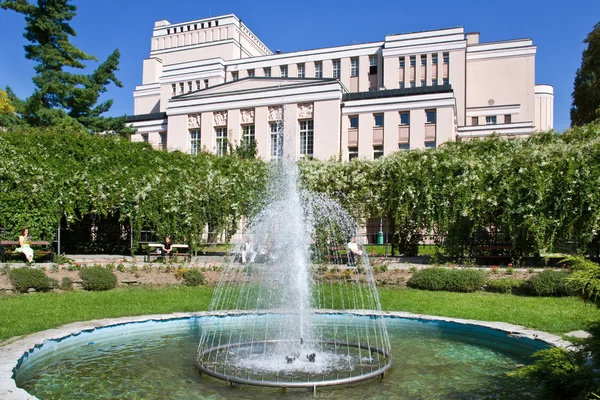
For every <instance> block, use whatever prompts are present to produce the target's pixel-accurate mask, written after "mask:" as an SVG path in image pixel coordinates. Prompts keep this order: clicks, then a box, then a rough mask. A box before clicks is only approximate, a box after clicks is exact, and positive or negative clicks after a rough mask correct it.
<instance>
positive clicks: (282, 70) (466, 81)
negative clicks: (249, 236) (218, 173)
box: [128, 14, 554, 160]
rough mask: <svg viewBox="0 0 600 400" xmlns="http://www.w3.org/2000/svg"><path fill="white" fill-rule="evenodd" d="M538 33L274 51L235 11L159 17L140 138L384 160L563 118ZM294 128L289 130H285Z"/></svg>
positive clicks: (138, 112)
mask: <svg viewBox="0 0 600 400" xmlns="http://www.w3.org/2000/svg"><path fill="white" fill-rule="evenodd" d="M535 54H536V46H534V45H533V43H532V40H531V39H517V40H508V41H502V42H493V43H479V33H465V31H464V28H462V27H460V28H450V29H440V30H433V31H425V32H415V33H405V34H397V35H388V36H385V38H384V40H383V41H380V42H372V43H364V44H353V45H348V46H339V47H330V48H323V49H316V50H306V51H298V52H292V53H283V54H282V53H280V52H275V53H273V52H272V51H271V50H269V48H267V46H266V45H265V44H264V43H263V42H261V41H260V39H258V38H257V37H256V36H255V35H254V34H253V33H252V32H251V31H250V29H248V27H246V26H245V25H244V24H243V23H242V21H241V20H240V19H239V18H237V17H236V16H235V15H232V14H231V15H224V16H219V17H214V18H206V19H200V20H195V21H190V22H185V23H179V24H171V23H169V22H168V21H164V20H163V21H158V22H156V23H155V26H154V31H153V35H152V39H151V51H150V57H149V58H147V59H145V60H144V62H143V75H142V84H141V85H140V86H137V87H136V89H135V91H134V93H133V96H134V115H132V116H130V117H128V122H129V124H130V125H131V126H132V127H134V128H136V129H137V133H136V134H134V135H133V136H132V140H134V141H147V142H150V143H152V144H153V145H154V146H156V147H160V148H164V149H169V150H180V151H183V152H188V153H192V154H194V153H197V152H198V151H201V150H206V151H210V152H214V153H217V154H222V153H224V152H225V151H226V148H227V143H229V142H232V143H241V142H243V141H256V143H257V146H258V152H259V156H260V157H261V158H262V159H265V160H270V159H273V158H276V157H279V156H281V150H278V149H280V148H281V147H280V141H281V140H283V142H284V144H285V146H284V148H285V150H284V151H285V152H287V153H289V155H290V156H292V157H296V158H297V157H302V156H310V157H315V158H318V159H330V158H332V157H333V158H338V157H339V156H340V155H341V157H342V159H343V160H351V159H353V158H355V157H361V158H365V159H375V158H378V157H380V156H383V155H387V154H390V153H393V152H395V151H399V150H409V149H423V148H434V147H437V146H439V145H440V144H442V143H444V142H447V141H460V140H472V139H474V138H480V137H485V136H489V135H492V134H497V135H502V136H506V137H518V136H527V135H530V134H531V133H533V132H535V131H539V130H548V129H552V127H553V109H554V103H553V99H554V95H553V88H552V86H549V85H536V84H535ZM279 132H283V137H282V136H281V135H279V134H278V133H279Z"/></svg>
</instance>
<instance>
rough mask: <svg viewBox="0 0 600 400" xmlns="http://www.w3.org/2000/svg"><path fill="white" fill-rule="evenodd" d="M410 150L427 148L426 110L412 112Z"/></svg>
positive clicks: (420, 109)
mask: <svg viewBox="0 0 600 400" xmlns="http://www.w3.org/2000/svg"><path fill="white" fill-rule="evenodd" d="M409 141H410V149H411V150H412V149H424V148H425V110H423V109H422V108H419V109H416V110H410V138H409Z"/></svg>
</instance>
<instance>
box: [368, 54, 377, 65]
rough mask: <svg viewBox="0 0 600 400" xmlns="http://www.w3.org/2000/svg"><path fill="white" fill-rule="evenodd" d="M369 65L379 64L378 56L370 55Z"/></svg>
mask: <svg viewBox="0 0 600 400" xmlns="http://www.w3.org/2000/svg"><path fill="white" fill-rule="evenodd" d="M369 66H370V67H376V66H377V56H369Z"/></svg>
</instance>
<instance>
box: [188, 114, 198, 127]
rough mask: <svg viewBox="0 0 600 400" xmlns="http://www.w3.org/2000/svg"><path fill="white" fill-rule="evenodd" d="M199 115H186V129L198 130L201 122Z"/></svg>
mask: <svg viewBox="0 0 600 400" xmlns="http://www.w3.org/2000/svg"><path fill="white" fill-rule="evenodd" d="M200 116H201V114H189V115H188V129H199V128H200V122H201V117H200Z"/></svg>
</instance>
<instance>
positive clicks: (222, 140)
mask: <svg viewBox="0 0 600 400" xmlns="http://www.w3.org/2000/svg"><path fill="white" fill-rule="evenodd" d="M215 137H216V139H217V149H216V150H217V155H218V156H224V155H225V154H227V128H226V127H220V128H215Z"/></svg>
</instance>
